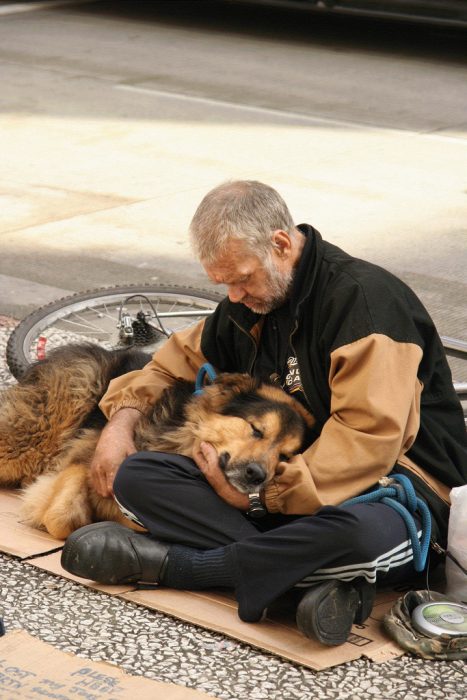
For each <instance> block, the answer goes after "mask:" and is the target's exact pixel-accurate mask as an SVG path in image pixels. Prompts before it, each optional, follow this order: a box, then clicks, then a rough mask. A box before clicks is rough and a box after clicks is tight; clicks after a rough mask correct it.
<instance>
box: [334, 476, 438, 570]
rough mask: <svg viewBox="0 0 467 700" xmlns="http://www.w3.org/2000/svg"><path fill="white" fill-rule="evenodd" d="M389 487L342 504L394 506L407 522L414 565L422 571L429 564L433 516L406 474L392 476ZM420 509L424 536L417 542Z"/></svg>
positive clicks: (383, 487)
mask: <svg viewBox="0 0 467 700" xmlns="http://www.w3.org/2000/svg"><path fill="white" fill-rule="evenodd" d="M389 478H390V480H391V481H392V482H395V483H391V484H390V485H389V486H382V487H381V488H379V489H376V490H375V491H370V492H369V493H365V494H363V495H362V496H356V497H355V498H351V499H350V500H348V501H345V502H344V503H343V504H342V505H344V506H353V505H355V504H356V503H377V502H378V503H379V502H380V503H384V504H386V505H387V506H391V508H394V510H395V511H397V512H398V513H399V515H400V516H401V517H402V519H403V520H404V523H405V525H406V527H407V532H408V534H409V538H410V542H411V544H412V552H413V564H414V569H415V571H423V570H424V568H425V565H426V559H427V556H428V550H429V548H430V537H431V515H430V511H429V510H428V506H427V505H426V503H425V502H424V501H422V500H421V499H420V498H418V496H417V494H416V493H415V489H414V487H413V484H412V482H411V481H410V479H409V478H408V477H407V476H404V475H403V474H391V475H390V477H389ZM417 510H418V512H419V514H420V516H421V521H422V535H421V538H420V540H419V539H418V532H417V526H416V523H415V519H414V516H415V513H416V511H417Z"/></svg>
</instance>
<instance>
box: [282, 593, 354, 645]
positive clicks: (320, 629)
mask: <svg viewBox="0 0 467 700" xmlns="http://www.w3.org/2000/svg"><path fill="white" fill-rule="evenodd" d="M358 606H359V594H358V592H357V591H356V590H355V588H353V587H352V586H351V585H350V584H348V583H345V582H343V581H337V580H333V581H328V582H326V583H323V584H320V585H318V586H316V587H313V588H311V589H310V590H309V591H307V592H306V593H305V595H304V596H303V598H302V600H301V601H300V603H299V604H298V607H297V618H296V619H297V627H298V629H299V630H300V631H301V632H302V633H303V634H304V635H305V636H306V637H309V638H311V639H316V640H318V642H321V644H325V645H326V646H338V645H340V644H344V643H345V642H346V641H347V639H348V637H349V634H350V630H351V629H352V625H353V622H354V619H355V614H356V612H357V609H358Z"/></svg>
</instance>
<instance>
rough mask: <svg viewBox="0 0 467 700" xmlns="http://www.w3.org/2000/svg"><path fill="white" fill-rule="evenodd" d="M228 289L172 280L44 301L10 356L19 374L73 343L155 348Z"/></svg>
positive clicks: (21, 328) (19, 331)
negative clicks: (176, 283) (197, 286)
mask: <svg viewBox="0 0 467 700" xmlns="http://www.w3.org/2000/svg"><path fill="white" fill-rule="evenodd" d="M222 298H223V295H221V294H219V293H216V292H214V291H208V290H204V289H195V288H191V287H181V286H166V285H158V286H154V285H126V286H116V287H107V288H101V289H95V290H91V291H87V292H83V293H78V294H73V295H72V296H69V297H64V298H63V299H59V300H58V301H55V302H52V303H51V304H47V305H46V306H43V307H41V308H39V309H37V310H36V311H34V312H33V313H31V314H30V315H29V316H27V317H26V318H25V319H23V320H22V321H21V322H20V323H19V324H18V326H17V327H16V328H15V330H14V331H13V333H12V334H11V336H10V338H9V339H8V344H7V349H6V361H7V364H8V367H9V369H10V372H11V373H12V374H13V376H14V377H16V378H19V377H21V375H22V374H23V373H24V371H25V369H26V368H27V367H28V366H29V365H30V364H31V363H32V362H35V361H36V360H41V359H44V357H45V356H46V355H47V353H48V352H49V351H50V350H51V349H53V348H55V347H58V346H60V345H65V344H67V343H82V342H91V343H96V344H98V345H102V346H103V347H105V348H107V349H109V350H110V349H113V348H121V347H129V346H133V345H137V346H140V347H142V348H143V349H144V350H145V351H146V350H147V351H148V352H151V353H152V352H154V350H155V349H156V347H157V346H158V345H159V344H160V343H161V342H162V341H163V340H165V339H166V338H167V337H168V336H169V335H171V333H173V332H174V331H177V330H181V329H182V328H186V327H187V326H189V325H191V324H193V323H196V322H197V321H199V320H200V319H202V318H204V317H206V316H208V315H209V314H211V313H212V312H213V311H214V309H215V308H216V306H217V304H218V303H219V301H220V300H221V299H222Z"/></svg>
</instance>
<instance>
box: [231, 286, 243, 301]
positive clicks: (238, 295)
mask: <svg viewBox="0 0 467 700" xmlns="http://www.w3.org/2000/svg"><path fill="white" fill-rule="evenodd" d="M227 295H228V297H229V299H230V301H231V302H232V303H233V304H238V302H240V301H241V300H242V299H243V298H244V296H245V291H244V290H243V289H242V288H241V287H239V286H238V285H237V284H229V286H228V287H227Z"/></svg>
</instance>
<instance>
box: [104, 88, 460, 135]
mask: <svg viewBox="0 0 467 700" xmlns="http://www.w3.org/2000/svg"><path fill="white" fill-rule="evenodd" d="M113 87H114V89H116V90H126V91H128V92H137V93H141V94H146V95H153V96H155V97H163V98H170V99H173V100H179V101H180V102H192V103H197V104H204V105H209V106H211V107H228V108H229V109H237V110H240V111H243V112H251V113H254V114H264V115H270V116H275V117H282V118H287V119H294V120H295V121H301V122H303V123H306V124H313V125H315V126H316V125H320V124H323V125H327V124H329V125H330V126H340V127H345V128H347V129H362V128H363V129H366V130H369V131H376V132H378V131H383V132H385V133H388V132H393V133H395V134H416V135H417V136H423V137H424V138H430V139H442V140H449V141H456V142H457V143H460V144H462V145H464V146H467V138H462V137H458V136H453V135H451V134H449V133H446V134H443V133H441V132H436V131H431V132H423V131H413V130H412V129H398V128H397V127H391V126H387V127H385V126H375V125H373V124H367V123H365V122H353V121H347V120H343V119H330V118H329V117H311V116H309V115H307V114H301V113H300V112H291V111H287V110H282V109H273V108H270V107H259V106H255V105H245V104H241V103H238V102H229V101H228V100H216V99H213V98H211V97H200V96H197V95H186V94H184V93H181V92H170V91H169V90H157V89H156V88H149V87H144V86H142V85H127V84H125V83H118V84H116V85H114V86H113Z"/></svg>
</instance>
